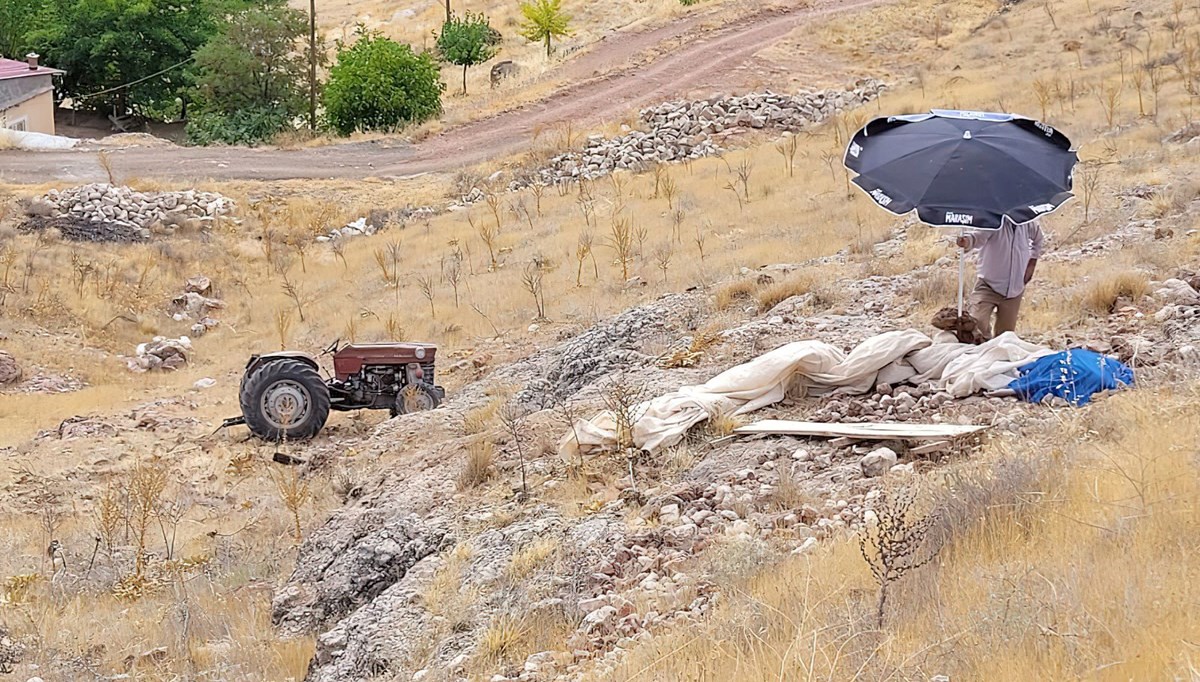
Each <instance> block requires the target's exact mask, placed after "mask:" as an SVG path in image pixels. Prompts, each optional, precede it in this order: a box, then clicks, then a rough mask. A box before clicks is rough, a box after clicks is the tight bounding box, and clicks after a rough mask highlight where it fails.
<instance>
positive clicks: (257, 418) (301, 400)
mask: <svg viewBox="0 0 1200 682" xmlns="http://www.w3.org/2000/svg"><path fill="white" fill-rule="evenodd" d="M238 399H239V402H240V403H241V406H242V416H243V417H245V419H246V426H249V427H250V431H251V432H253V433H254V435H256V436H258V437H259V438H263V439H266V440H273V441H285V440H306V439H309V438H312V437H313V436H315V435H317V432H318V431H320V430H321V427H323V426H325V420H326V419H328V418H329V387H328V386H326V385H325V382H324V381H321V375H319V374H317V370H316V368H314V367H313V366H312V365H310V364H308V363H306V362H303V361H301V360H293V359H290V358H289V359H282V360H274V361H272V362H268V363H266V364H264V365H261V366H259V367H258V369H256V370H254V372H253V373H252V374H250V375H249V376H246V377H244V379H243V381H242V387H241V391H240V394H239V396H238Z"/></svg>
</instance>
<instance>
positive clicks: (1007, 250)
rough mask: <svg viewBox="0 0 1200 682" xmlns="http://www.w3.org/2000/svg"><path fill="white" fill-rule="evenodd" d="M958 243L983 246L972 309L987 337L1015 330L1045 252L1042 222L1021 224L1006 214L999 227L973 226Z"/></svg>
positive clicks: (963, 245)
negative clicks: (1024, 301) (1014, 221)
mask: <svg viewBox="0 0 1200 682" xmlns="http://www.w3.org/2000/svg"><path fill="white" fill-rule="evenodd" d="M955 243H956V244H957V245H958V246H959V248H962V249H966V250H968V251H970V250H973V249H979V273H978V274H979V280H978V282H977V283H976V284H975V289H974V290H972V291H971V302H970V313H971V317H973V318H975V322H976V323H977V324H978V325H979V329H980V331H982V332H983V335H984V337H985V339H991V338H994V337H996V336H999V335H1001V334H1003V333H1004V332H1011V331H1014V330H1015V329H1016V328H1017V313H1019V312H1020V310H1021V297H1022V296H1023V295H1024V294H1025V285H1026V284H1028V283H1029V280H1031V279H1033V271H1034V269H1035V268H1037V262H1038V258H1039V257H1041V255H1042V226H1041V223H1040V222H1039V221H1038V220H1037V219H1036V218H1035V219H1033V220H1031V221H1029V222H1027V223H1021V224H1020V225H1017V224H1014V223H1013V222H1012V221H1010V220H1009V219H1008V218H1005V219H1004V222H1003V223H1002V224H1001V226H1000V229H999V230H972V231H970V232H969V233H967V234H965V235H963V236H961V237H959V238H958V239H957V240H956V241H955ZM993 314H995V317H996V321H995V324H994V325H993V323H992V315H993Z"/></svg>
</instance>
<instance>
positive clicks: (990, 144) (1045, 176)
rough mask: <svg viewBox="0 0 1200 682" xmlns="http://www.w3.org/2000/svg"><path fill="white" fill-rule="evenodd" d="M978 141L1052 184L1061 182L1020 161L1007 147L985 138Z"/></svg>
mask: <svg viewBox="0 0 1200 682" xmlns="http://www.w3.org/2000/svg"><path fill="white" fill-rule="evenodd" d="M980 141H981V142H983V143H984V144H986V145H987V146H989V147H991V148H992V149H994V150H996V151H997V152H999V153H1000V154H1003V155H1005V156H1007V157H1008V158H1010V159H1012V160H1013V161H1016V162H1017V163H1018V164H1020V165H1022V166H1024V167H1025V168H1028V169H1029V170H1030V171H1031V172H1033V173H1036V174H1037V175H1038V176H1040V177H1041V178H1043V179H1045V180H1046V182H1049V183H1050V184H1052V185H1054V186H1058V185H1060V184H1061V182H1062V181H1061V180H1058V179H1056V178H1052V177H1050V176H1048V175H1046V174H1045V173H1043V172H1042V171H1040V170H1038V169H1037V168H1034V167H1033V166H1030V165H1029V164H1028V163H1026V162H1025V161H1022V160H1021V159H1020V158H1019V157H1017V156H1014V155H1013V154H1012V152H1010V151H1008V150H1007V149H1004V148H1003V147H1001V146H999V145H995V144H992V143H991V142H989V141H988V140H987V138H980ZM1063 189H1064V190H1065V189H1066V187H1064V188H1063Z"/></svg>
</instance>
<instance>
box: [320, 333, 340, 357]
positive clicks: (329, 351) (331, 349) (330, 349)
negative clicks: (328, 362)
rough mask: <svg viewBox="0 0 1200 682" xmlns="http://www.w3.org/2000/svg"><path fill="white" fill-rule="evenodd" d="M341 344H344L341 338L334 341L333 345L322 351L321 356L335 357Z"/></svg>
mask: <svg viewBox="0 0 1200 682" xmlns="http://www.w3.org/2000/svg"><path fill="white" fill-rule="evenodd" d="M341 343H342V339H341V337H338V338H336V339H334V340H333V343H331V344H329V345H328V346H326V347H325V350H323V351H321V355H333V354H334V353H336V352H338V346H339V345H340V344H341Z"/></svg>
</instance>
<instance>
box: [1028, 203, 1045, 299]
mask: <svg viewBox="0 0 1200 682" xmlns="http://www.w3.org/2000/svg"><path fill="white" fill-rule="evenodd" d="M1044 245H1045V237H1043V236H1042V224H1041V221H1039V220H1036V219H1035V220H1034V221H1033V222H1031V223H1030V224H1029V262H1028V263H1027V264H1026V265H1025V283H1026V284H1029V281H1030V280H1032V279H1033V273H1034V271H1035V270H1037V262H1038V258H1040V257H1041V256H1042V247H1043V246H1044Z"/></svg>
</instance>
